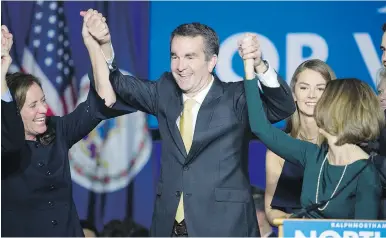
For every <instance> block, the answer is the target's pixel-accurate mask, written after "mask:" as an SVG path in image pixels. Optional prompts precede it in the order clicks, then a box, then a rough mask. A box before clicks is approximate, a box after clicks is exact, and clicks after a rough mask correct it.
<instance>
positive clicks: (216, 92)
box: [185, 76, 224, 163]
mask: <svg viewBox="0 0 386 238" xmlns="http://www.w3.org/2000/svg"><path fill="white" fill-rule="evenodd" d="M223 90H224V89H223V86H222V82H221V81H220V79H218V78H217V76H214V82H213V85H212V87H211V88H210V90H209V92H208V94H207V95H206V97H205V99H204V101H203V103H202V105H201V107H200V110H199V111H198V115H197V120H196V126H195V129H194V135H193V142H192V147H191V148H190V151H189V154H188V157H187V158H186V161H185V163H189V162H191V161H192V160H193V159H194V158H195V157H196V156H197V155H198V153H199V152H200V150H201V148H202V146H203V142H204V139H205V138H204V137H203V134H204V133H205V132H207V130H208V128H209V123H210V121H211V120H212V117H213V113H214V109H215V108H216V107H215V105H216V104H217V103H218V101H219V98H220V97H221V95H222V94H223Z"/></svg>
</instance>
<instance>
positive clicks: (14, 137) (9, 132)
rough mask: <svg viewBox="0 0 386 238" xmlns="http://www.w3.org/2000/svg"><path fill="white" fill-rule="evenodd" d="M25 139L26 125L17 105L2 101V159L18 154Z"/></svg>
mask: <svg viewBox="0 0 386 238" xmlns="http://www.w3.org/2000/svg"><path fill="white" fill-rule="evenodd" d="M24 138H25V135H24V125H23V121H22V120H21V117H20V115H19V112H18V111H17V108H16V104H15V103H14V102H5V101H3V100H1V157H3V156H7V155H10V154H12V153H18V152H19V151H20V148H22V147H23V145H24Z"/></svg>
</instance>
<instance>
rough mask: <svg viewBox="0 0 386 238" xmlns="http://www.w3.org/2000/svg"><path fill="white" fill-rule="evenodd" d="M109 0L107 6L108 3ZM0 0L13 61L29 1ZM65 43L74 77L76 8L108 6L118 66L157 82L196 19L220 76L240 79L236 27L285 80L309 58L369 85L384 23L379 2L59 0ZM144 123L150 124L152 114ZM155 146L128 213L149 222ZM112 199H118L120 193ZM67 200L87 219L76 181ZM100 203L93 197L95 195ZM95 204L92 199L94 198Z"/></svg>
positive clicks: (255, 147) (256, 169)
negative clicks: (215, 51)
mask: <svg viewBox="0 0 386 238" xmlns="http://www.w3.org/2000/svg"><path fill="white" fill-rule="evenodd" d="M110 4H111V5H110ZM4 5H5V4H4V2H2V23H6V24H10V28H11V30H12V31H13V33H14V35H15V48H16V49H17V54H18V55H17V56H16V57H17V58H20V57H21V55H20V54H21V52H22V48H23V43H24V42H20V41H22V40H20V39H25V38H26V36H27V34H28V29H29V27H30V20H31V16H32V5H33V2H8V7H7V8H5V7H4ZM64 7H65V15H66V17H67V22H68V27H69V40H70V44H71V48H72V52H73V58H74V63H75V66H76V71H75V72H76V77H77V78H78V79H80V78H81V77H83V76H84V74H85V73H86V71H87V69H88V68H89V60H88V55H87V53H86V49H85V47H84V46H83V42H82V39H81V26H82V25H81V24H82V19H81V17H80V16H79V11H80V10H83V9H87V8H90V7H93V8H97V9H109V10H106V11H105V12H104V13H105V14H108V22H109V24H110V29H111V31H112V39H113V43H114V45H115V52H116V57H117V60H118V63H119V64H120V66H121V67H123V68H125V69H126V70H128V71H130V72H131V73H133V74H135V75H137V76H140V77H149V78H150V79H157V78H158V77H159V76H160V75H161V74H162V73H163V72H164V71H168V70H169V69H170V65H169V62H170V60H169V40H170V33H171V32H172V30H173V29H174V28H175V27H177V26H178V25H179V24H182V23H186V22H202V23H205V24H208V25H209V26H211V27H212V28H214V29H215V30H216V32H217V33H218V35H219V37H220V41H221V48H220V57H219V64H218V66H217V74H218V75H219V76H220V77H221V79H222V80H224V81H234V80H239V77H241V76H242V70H243V67H242V62H241V60H240V59H239V57H238V55H237V54H235V53H236V41H237V39H238V38H239V37H240V34H242V33H243V32H256V33H258V34H259V35H260V41H261V44H262V48H263V54H264V57H265V58H267V59H268V60H269V61H270V63H271V65H272V66H273V67H274V68H276V69H277V70H278V72H279V73H280V74H281V75H282V76H283V77H284V78H286V79H287V80H288V81H289V80H290V76H291V75H292V72H293V71H294V70H295V68H296V67H297V66H298V65H299V64H300V62H302V61H304V60H305V59H308V58H320V59H323V60H326V61H327V63H328V64H330V65H331V66H332V68H333V69H334V70H335V72H336V74H337V76H338V77H357V78H360V79H362V80H364V81H366V82H368V83H370V84H371V85H374V83H373V82H374V78H375V73H376V70H377V69H378V68H379V67H380V54H381V52H380V50H379V46H380V41H381V36H382V30H381V26H382V24H383V23H384V22H385V19H386V18H385V16H386V4H385V3H384V2H337V3H336V2H150V3H149V2H141V3H139V2H119V3H118V2H111V3H107V2H65V4H64ZM149 125H150V126H151V127H155V128H156V127H157V123H156V121H155V120H154V118H150V119H149ZM250 152H251V153H250V177H251V181H252V183H253V184H256V185H258V186H260V187H264V186H265V173H264V170H265V164H264V157H265V147H264V146H263V145H261V144H260V143H258V142H252V143H251V147H250ZM160 154H161V143H160V142H154V147H153V154H152V158H151V159H150V160H149V162H148V163H147V165H146V166H145V167H144V169H143V170H142V171H141V172H140V173H139V174H138V175H137V177H136V179H135V181H134V184H133V185H134V192H133V196H134V197H133V216H134V218H135V220H136V221H138V222H139V223H141V224H143V225H145V226H147V227H149V226H150V223H151V215H152V210H153V199H154V182H155V181H156V179H157V177H158V173H159V158H160ZM115 195H116V196H122V197H124V199H121V200H119V199H118V198H117V199H115V200H112V201H115V202H116V201H120V202H122V201H125V199H126V197H125V196H127V193H126V191H117V192H116V193H115ZM74 197H75V200H76V205H77V209H78V211H79V215H80V216H81V218H85V217H86V216H87V202H88V195H87V194H86V193H83V188H82V187H81V186H79V185H77V184H75V188H74ZM99 200H100V199H99ZM99 200H98V201H97V204H99V203H100V201H99ZM108 209H109V210H108V211H107V216H106V217H105V219H104V220H103V221H100V224H101V223H102V222H106V221H107V220H108V219H111V218H122V217H123V216H124V211H125V210H126V208H123V207H121V206H120V205H117V204H114V205H112V206H108Z"/></svg>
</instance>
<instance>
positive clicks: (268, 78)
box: [176, 66, 280, 136]
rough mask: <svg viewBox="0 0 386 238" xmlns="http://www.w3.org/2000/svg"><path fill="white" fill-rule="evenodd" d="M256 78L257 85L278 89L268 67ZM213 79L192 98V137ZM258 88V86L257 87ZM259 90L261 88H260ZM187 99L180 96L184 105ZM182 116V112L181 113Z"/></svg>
mask: <svg viewBox="0 0 386 238" xmlns="http://www.w3.org/2000/svg"><path fill="white" fill-rule="evenodd" d="M256 76H257V77H258V78H259V81H258V83H259V84H260V82H261V83H262V84H263V85H264V86H266V87H269V88H277V87H280V83H279V81H278V80H277V74H276V72H275V71H274V70H273V69H272V68H271V67H269V66H268V70H267V71H266V72H265V73H263V74H256ZM214 80H215V79H214V77H213V76H212V81H211V82H210V83H209V84H208V85H207V86H206V87H205V88H204V89H203V90H202V91H201V92H199V93H198V94H197V95H196V96H194V97H193V98H192V99H194V100H195V101H196V104H195V105H194V107H193V109H192V114H193V118H192V120H193V123H192V125H193V130H192V131H193V135H192V136H194V129H195V128H196V121H197V115H198V111H199V110H200V107H201V105H202V103H203V102H204V99H205V97H206V95H207V94H208V92H209V90H210V88H211V87H212V85H213V82H214ZM259 86H260V85H259ZM260 88H261V86H260ZM188 99H189V97H188V96H186V94H184V93H183V94H182V101H183V103H185V101H186V100H188ZM181 114H182V112H181ZM180 117H181V115H180V116H179V117H178V118H177V121H176V123H177V127H178V130H179V129H180Z"/></svg>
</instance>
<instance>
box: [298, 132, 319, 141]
mask: <svg viewBox="0 0 386 238" xmlns="http://www.w3.org/2000/svg"><path fill="white" fill-rule="evenodd" d="M299 137H300V138H301V139H302V140H305V141H314V140H317V139H318V137H317V136H316V137H314V138H307V137H305V136H303V134H302V133H299Z"/></svg>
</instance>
